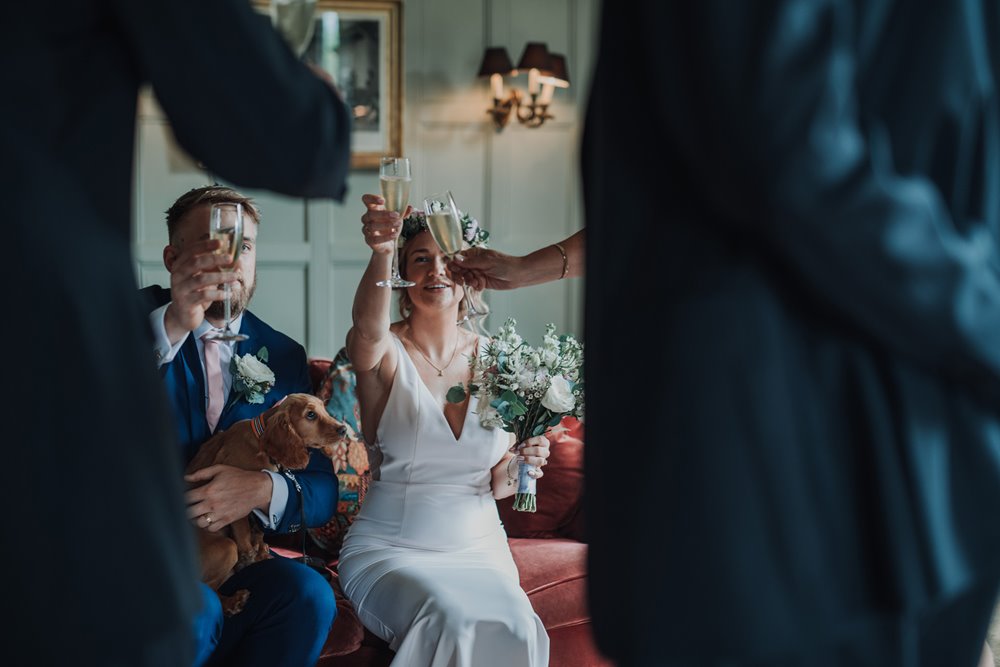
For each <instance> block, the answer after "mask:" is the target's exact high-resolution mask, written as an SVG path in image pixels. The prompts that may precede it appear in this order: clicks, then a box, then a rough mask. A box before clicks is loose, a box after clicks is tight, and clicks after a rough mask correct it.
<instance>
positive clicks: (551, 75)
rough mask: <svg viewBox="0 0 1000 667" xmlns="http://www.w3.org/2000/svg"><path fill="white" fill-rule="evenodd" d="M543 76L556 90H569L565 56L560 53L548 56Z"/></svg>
mask: <svg viewBox="0 0 1000 667" xmlns="http://www.w3.org/2000/svg"><path fill="white" fill-rule="evenodd" d="M547 70H548V71H547V72H545V74H546V75H547V76H548V81H549V83H551V84H552V85H553V86H555V87H556V88H569V69H568V68H567V67H566V56H564V55H563V54H561V53H550V54H549V66H548V68H547Z"/></svg>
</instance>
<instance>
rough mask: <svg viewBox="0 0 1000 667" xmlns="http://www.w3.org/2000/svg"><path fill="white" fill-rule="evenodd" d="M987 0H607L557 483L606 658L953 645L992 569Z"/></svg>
mask: <svg viewBox="0 0 1000 667" xmlns="http://www.w3.org/2000/svg"><path fill="white" fill-rule="evenodd" d="M997 10H998V6H997V4H996V3H995V2H985V1H982V0H955V1H954V2H946V3H945V2H931V1H929V0H928V1H925V2H901V1H894V0H887V1H884V2H865V1H857V2H850V1H848V0H839V1H838V0H809V1H795V0H787V1H779V0H774V1H752V2H735V3H734V2H729V1H728V0H727V1H723V0H707V1H704V2H662V3H661V2H652V1H650V2H633V3H623V4H614V3H606V5H605V8H604V13H603V17H602V23H601V30H602V33H601V43H600V51H599V56H598V64H597V68H596V73H595V80H594V83H593V89H592V95H591V99H590V103H589V109H588V115H587V121H586V132H585V139H584V151H583V152H584V158H583V159H584V179H585V186H584V187H585V200H586V214H587V234H588V239H587V251H588V257H587V267H588V272H589V275H588V280H587V286H586V292H587V294H586V344H587V350H588V354H587V368H586V376H587V448H588V450H587V468H588V470H587V473H588V478H587V479H588V484H587V490H588V498H587V501H588V502H587V510H586V511H587V517H588V520H589V528H590V534H589V537H590V541H591V563H590V564H591V570H590V573H591V574H590V576H591V578H590V581H591V582H592V583H591V593H592V597H591V603H590V606H591V610H592V613H593V616H594V621H595V626H596V631H597V635H598V640H599V644H600V646H601V647H602V649H603V650H605V651H606V652H607V653H608V654H609V655H611V656H612V657H614V658H617V659H618V660H619V661H620V664H621V665H699V666H701V665H812V666H815V665H852V666H853V665H872V666H878V667H887V666H892V665H934V666H936V665H940V666H942V667H944V666H947V667H960V666H961V665H969V666H972V665H975V664H976V659H977V657H978V656H979V653H980V650H981V649H982V645H983V639H984V637H985V632H986V626H987V622H988V619H989V615H990V611H991V609H992V604H993V601H994V596H995V594H996V592H997V584H998V579H1000V574H998V573H1000V521H998V520H997V510H998V508H1000V419H998V413H1000V273H998V269H1000V250H998V248H1000V245H998V238H997V233H998V224H1000V117H998V97H997V72H998V67H1000V52H998V49H1000V16H998V14H997ZM622 447H627V448H630V449H631V451H633V453H634V455H635V465H634V466H632V467H631V468H630V469H629V470H627V471H621V470H620V468H619V467H618V466H616V465H614V463H613V462H614V461H615V460H617V459H618V457H620V449H621V448H622ZM612 527H613V528H612Z"/></svg>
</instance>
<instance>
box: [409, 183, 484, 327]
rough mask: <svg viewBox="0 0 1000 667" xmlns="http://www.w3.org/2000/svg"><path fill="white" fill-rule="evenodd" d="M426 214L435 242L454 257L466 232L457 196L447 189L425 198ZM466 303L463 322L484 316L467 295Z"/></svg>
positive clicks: (459, 249) (446, 253)
mask: <svg viewBox="0 0 1000 667" xmlns="http://www.w3.org/2000/svg"><path fill="white" fill-rule="evenodd" d="M424 215H425V216H427V230H428V231H430V233H431V236H432V237H434V242H435V243H437V245H438V247H439V248H441V252H443V253H444V254H445V255H446V256H447V257H448V259H452V258H454V257H455V255H457V254H458V253H459V252H461V250H462V240H463V237H464V234H463V232H462V218H461V215H462V214H461V212H460V211H459V210H458V206H457V205H456V204H455V198H454V197H453V196H452V194H451V191H450V190H445V191H444V192H441V193H436V194H432V195H430V196H429V197H427V198H425V199H424ZM465 303H466V306H467V309H468V314H467V315H466V316H465V319H463V320H462V322H465V321H467V320H469V319H471V318H477V317H482V316H483V314H482V313H480V312H479V311H477V310H476V307H475V305H473V303H472V299H470V298H468V297H466V299H465Z"/></svg>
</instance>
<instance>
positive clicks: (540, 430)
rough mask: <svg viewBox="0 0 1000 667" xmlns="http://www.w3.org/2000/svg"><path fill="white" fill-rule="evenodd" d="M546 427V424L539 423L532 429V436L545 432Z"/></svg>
mask: <svg viewBox="0 0 1000 667" xmlns="http://www.w3.org/2000/svg"><path fill="white" fill-rule="evenodd" d="M545 428H546V427H545V424H539V425H538V426H536V427H535V428H534V429H533V430H532V431H531V435H532V436H536V435H541V434H542V433H545Z"/></svg>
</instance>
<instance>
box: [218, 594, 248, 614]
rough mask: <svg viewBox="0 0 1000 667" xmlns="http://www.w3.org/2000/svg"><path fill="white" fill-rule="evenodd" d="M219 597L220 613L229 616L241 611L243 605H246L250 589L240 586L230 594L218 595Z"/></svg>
mask: <svg viewBox="0 0 1000 667" xmlns="http://www.w3.org/2000/svg"><path fill="white" fill-rule="evenodd" d="M219 599H220V600H221V601H222V613H223V614H225V615H226V617H229V616H235V615H236V614H238V613H240V612H241V611H243V607H245V606H246V604H247V600H249V599H250V591H248V590H247V589H245V588H241V589H240V590H238V591H236V592H235V593H233V594H232V595H220V596H219Z"/></svg>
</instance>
